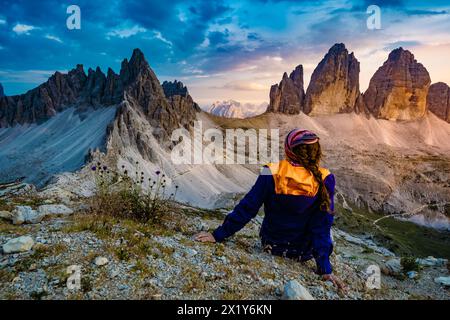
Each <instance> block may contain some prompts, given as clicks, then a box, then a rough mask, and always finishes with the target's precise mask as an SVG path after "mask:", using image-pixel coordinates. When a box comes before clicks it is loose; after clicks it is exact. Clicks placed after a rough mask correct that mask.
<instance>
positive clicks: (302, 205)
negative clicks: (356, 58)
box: [196, 129, 343, 289]
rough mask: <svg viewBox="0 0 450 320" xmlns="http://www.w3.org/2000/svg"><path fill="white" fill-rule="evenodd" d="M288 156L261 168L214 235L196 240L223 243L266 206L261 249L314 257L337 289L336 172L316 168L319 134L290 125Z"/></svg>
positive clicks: (319, 269) (301, 257)
mask: <svg viewBox="0 0 450 320" xmlns="http://www.w3.org/2000/svg"><path fill="white" fill-rule="evenodd" d="M285 153H286V160H282V161H281V162H279V163H275V164H269V165H267V166H264V167H263V170H262V172H261V174H260V175H259V177H258V179H257V180H256V183H255V185H254V186H253V187H252V189H251V190H250V192H249V193H247V195H246V196H245V197H244V198H243V199H242V200H241V201H240V202H239V204H238V205H237V206H236V207H235V208H234V210H233V211H232V212H231V213H230V214H228V215H227V217H226V218H225V221H224V222H223V224H222V225H221V226H220V227H218V228H217V229H216V230H215V231H214V232H213V233H212V234H211V233H208V232H201V233H199V234H198V235H196V240H198V241H201V242H222V241H224V240H225V239H226V238H228V237H230V236H232V235H233V234H235V233H236V232H237V231H239V230H241V229H242V228H243V227H244V226H245V225H246V224H247V223H248V222H249V221H250V220H251V219H252V218H254V217H255V216H256V215H257V214H258V211H259V209H260V207H261V206H262V204H264V211H265V216H264V220H263V223H262V226H261V230H260V236H261V241H262V244H263V247H264V250H265V251H267V252H269V253H271V254H273V255H277V256H283V257H288V258H292V259H296V260H299V261H301V262H305V261H308V260H310V259H312V258H313V257H314V259H315V261H316V265H317V273H318V274H320V275H322V277H323V279H324V280H329V281H332V282H333V283H334V284H335V285H336V286H337V287H338V288H340V289H343V284H342V283H341V281H339V279H337V277H336V276H334V275H333V274H332V266H331V264H330V258H329V257H330V255H331V253H332V251H333V243H332V240H331V235H330V230H331V225H332V224H333V220H334V216H333V213H334V187H335V180H334V176H333V175H332V174H331V173H330V172H329V171H328V170H327V169H324V168H321V167H319V163H320V160H321V157H322V152H321V148H320V144H319V137H318V136H317V135H316V134H314V133H313V132H310V131H307V130H300V129H294V130H292V131H291V132H290V133H289V134H288V135H287V136H286V140H285Z"/></svg>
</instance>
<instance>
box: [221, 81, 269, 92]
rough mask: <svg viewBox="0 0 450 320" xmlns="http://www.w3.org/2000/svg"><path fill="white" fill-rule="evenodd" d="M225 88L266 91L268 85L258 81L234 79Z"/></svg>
mask: <svg viewBox="0 0 450 320" xmlns="http://www.w3.org/2000/svg"><path fill="white" fill-rule="evenodd" d="M223 88H224V89H230V90H238V91H266V90H267V87H266V86H264V85H262V84H260V83H256V82H250V81H234V82H229V83H227V84H225V85H224V86H223Z"/></svg>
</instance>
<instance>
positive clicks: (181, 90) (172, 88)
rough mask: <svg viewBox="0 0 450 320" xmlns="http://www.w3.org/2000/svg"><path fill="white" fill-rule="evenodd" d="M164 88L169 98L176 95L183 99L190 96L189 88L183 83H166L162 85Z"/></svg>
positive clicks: (176, 81)
mask: <svg viewBox="0 0 450 320" xmlns="http://www.w3.org/2000/svg"><path fill="white" fill-rule="evenodd" d="M162 88H163V90H164V94H165V95H166V97H167V98H170V97H172V96H175V95H179V96H183V97H186V96H188V95H189V91H188V89H187V87H186V86H185V85H184V84H183V82H181V81H178V80H176V79H175V80H174V81H164V82H163V84H162Z"/></svg>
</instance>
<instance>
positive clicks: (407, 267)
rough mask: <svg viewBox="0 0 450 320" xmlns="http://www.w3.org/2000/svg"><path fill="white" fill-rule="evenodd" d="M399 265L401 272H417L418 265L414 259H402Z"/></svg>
mask: <svg viewBox="0 0 450 320" xmlns="http://www.w3.org/2000/svg"><path fill="white" fill-rule="evenodd" d="M400 264H401V266H402V268H403V272H409V271H419V264H418V263H417V262H416V258H414V257H402V258H401V260H400Z"/></svg>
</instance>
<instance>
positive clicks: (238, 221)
mask: <svg viewBox="0 0 450 320" xmlns="http://www.w3.org/2000/svg"><path fill="white" fill-rule="evenodd" d="M267 170H269V169H268V168H264V169H263V172H262V173H261V174H260V175H259V177H258V179H257V180H256V182H255V184H254V185H253V187H252V189H251V190H250V191H249V192H248V193H247V194H246V195H245V197H244V198H243V199H242V200H241V201H240V202H239V204H238V205H237V206H236V207H235V208H234V210H233V211H232V212H231V213H229V214H228V215H227V216H226V218H225V220H224V222H223V224H222V225H221V226H220V227H218V228H217V229H216V230H215V231H214V232H213V236H214V239H216V241H217V242H221V241H223V240H224V239H225V238H228V237H230V236H232V235H233V234H235V233H236V232H238V231H239V230H241V229H242V228H243V227H244V226H245V225H246V224H247V223H248V222H249V221H250V220H251V219H253V218H254V217H255V216H256V215H257V214H258V211H259V209H260V208H261V206H262V204H263V203H264V200H265V198H266V196H267V194H268V191H269V190H270V188H271V187H273V183H272V182H273V177H272V175H271V174H270V173H268V171H267Z"/></svg>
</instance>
